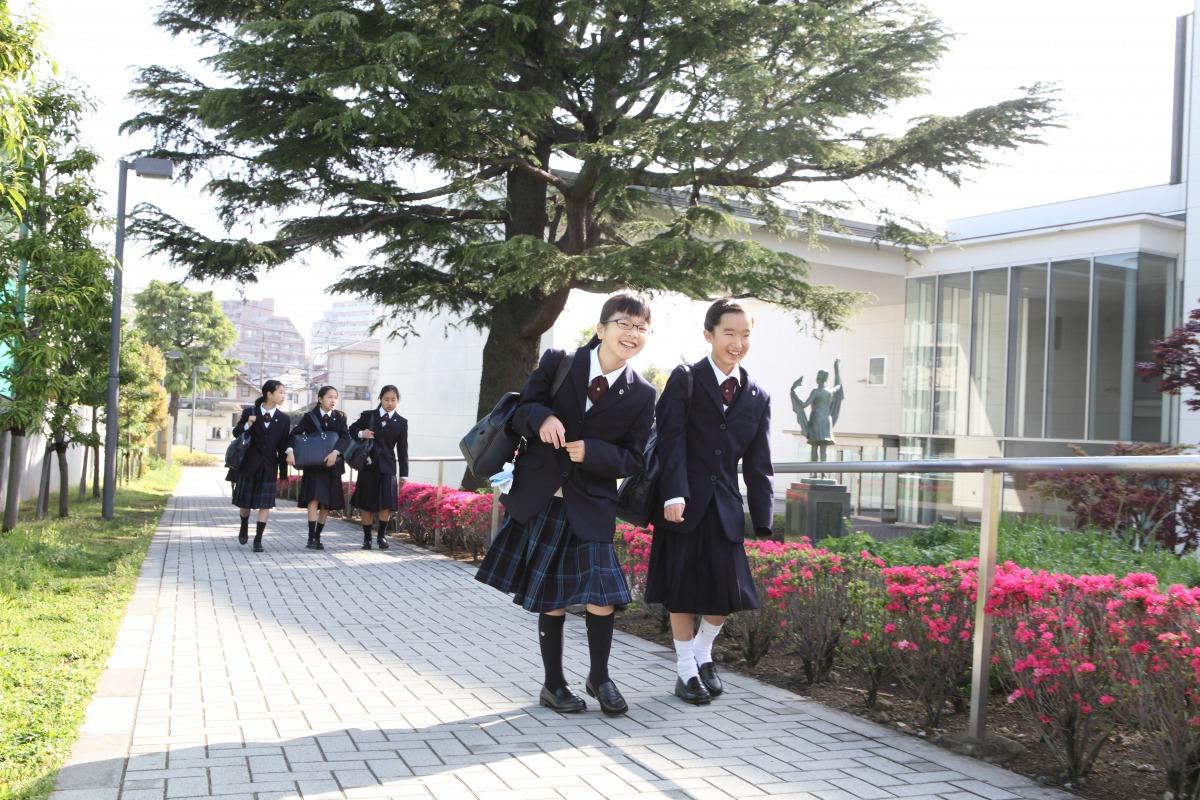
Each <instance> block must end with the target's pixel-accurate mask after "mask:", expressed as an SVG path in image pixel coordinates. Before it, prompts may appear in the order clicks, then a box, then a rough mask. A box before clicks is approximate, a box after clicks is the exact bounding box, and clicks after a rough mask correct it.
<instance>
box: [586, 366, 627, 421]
mask: <svg viewBox="0 0 1200 800" xmlns="http://www.w3.org/2000/svg"><path fill="white" fill-rule="evenodd" d="M628 375H629V367H625V371H624V372H622V373H621V377H619V378H617V382H616V383H614V384H613V385H612V386H610V387H608V391H607V392H605V393H604V395H603V396H602V397H601V398H600V399H599V400H598V401H597V402H595V403H592V407H591V408H590V409H588V412H587V414H585V415H584V418H585V419H590V418H591V417H593V416H595V415H596V414H601V413H603V412H605V411H607V410H609V409H611V408H613V407H614V406H616V405H617V404H618V403H620V402H621V399H622V398H624V397H625V395H626V394H628V393H629V381H628V380H627V379H626V378H627V376H628Z"/></svg>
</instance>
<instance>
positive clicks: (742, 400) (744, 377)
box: [709, 367, 758, 419]
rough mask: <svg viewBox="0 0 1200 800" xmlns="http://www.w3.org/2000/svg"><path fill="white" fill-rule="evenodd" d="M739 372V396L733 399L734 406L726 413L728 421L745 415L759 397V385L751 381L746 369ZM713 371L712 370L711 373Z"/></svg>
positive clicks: (739, 368)
mask: <svg viewBox="0 0 1200 800" xmlns="http://www.w3.org/2000/svg"><path fill="white" fill-rule="evenodd" d="M738 370H739V371H740V377H741V384H740V385H739V387H738V390H737V394H736V395H734V397H733V405H731V406H730V407H729V410H728V411H726V412H725V417H726V418H727V419H728V418H730V417H733V416H735V415H737V414H741V413H744V412H745V410H746V409H747V408H750V407H751V406H753V405H754V401H755V399H756V398H757V397H758V384H757V383H755V382H754V381H752V380H750V376H749V375H748V374H747V373H746V370H745V368H743V367H738ZM711 371H712V370H711V369H710V370H709V372H711Z"/></svg>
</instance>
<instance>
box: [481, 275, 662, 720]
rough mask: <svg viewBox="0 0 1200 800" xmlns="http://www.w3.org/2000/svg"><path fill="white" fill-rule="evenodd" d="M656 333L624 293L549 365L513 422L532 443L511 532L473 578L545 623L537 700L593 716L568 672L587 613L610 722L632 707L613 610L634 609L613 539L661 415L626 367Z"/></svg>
mask: <svg viewBox="0 0 1200 800" xmlns="http://www.w3.org/2000/svg"><path fill="white" fill-rule="evenodd" d="M649 332H650V306H649V304H648V303H647V302H646V300H645V299H644V298H642V297H641V296H639V295H635V294H627V293H621V294H615V295H613V296H612V297H610V298H608V300H607V301H605V303H604V307H603V308H602V309H601V312H600V321H599V324H597V326H596V335H595V336H594V337H592V341H591V342H589V343H588V345H586V346H584V347H581V348H579V349H578V350H576V351H575V353H574V354H569V353H566V352H563V351H562V350H547V351H546V352H545V353H544V354H543V355H542V359H541V362H540V363H539V364H538V366H537V369H535V370H534V371H533V373H532V374H531V375H530V376H529V379H528V380H527V381H526V382H525V387H524V388H523V389H522V390H521V397H520V401H519V405H518V406H517V409H516V411H515V413H514V414H513V418H512V421H511V425H512V429H513V431H514V432H516V433H518V434H520V435H521V436H523V437H524V438H525V444H524V449H523V451H522V452H521V453H520V455H519V456H518V457H517V461H516V471H515V474H514V476H513V484H512V489H511V491H510V492H509V493H508V495H507V497H506V498H505V501H504V508H505V512H506V516H505V520H504V524H503V526H502V527H501V529H500V531H499V532H498V533H497V535H496V541H495V542H493V543H492V546H491V547H490V548H488V551H487V555H486V556H485V557H484V560H483V564H482V565H481V566H480V568H479V572H478V574H477V575H476V576H475V577H476V580H479V581H482V582H484V583H487V584H489V585H491V586H494V587H496V588H497V589H499V590H500V591H502V592H512V593H513V602H516V603H520V604H521V606H522V607H524V608H525V609H526V610H528V611H532V612H535V613H537V614H538V641H539V643H540V645H541V655H542V666H543V669H544V681H543V685H542V689H541V694H540V696H539V702H540V703H541V704H542V705H544V706H547V707H548V708H552V709H554V710H555V711H559V712H563V713H568V712H575V711H584V710H585V709H586V708H587V703H586V702H585V701H584V700H583V698H581V697H579V696H578V695H576V694H575V693H574V692H572V691H571V689H570V687H568V686H567V680H566V677H565V676H564V674H563V666H562V652H563V624H564V622H565V620H566V616H565V615H566V609H567V606H571V605H576V604H585V605H586V606H587V617H586V619H587V637H588V648H589V651H590V656H591V666H590V669H589V671H588V678H587V682H586V684H585V688H586V689H587V693H588V694H590V695H591V696H593V697H595V698H597V699H598V701H599V703H600V709H601V710H602V711H604V712H605V713H606V714H624V713H625V712H626V711H627V710H628V709H629V706H628V705H627V704H626V702H625V698H624V697H622V696H621V692H620V690H618V689H617V685H616V684H615V683H614V682H613V681H612V679H611V678H610V677H609V675H608V656H609V651H610V650H611V649H612V637H613V612H614V611H615V610H616V609H617V608H618V607H623V606H625V605H627V604H628V603H629V599H630V598H629V585H628V584H627V583H626V582H625V576H624V574H623V573H622V572H621V566H620V563H619V562H618V561H617V555H616V551H615V550H614V549H613V535H614V533H615V530H616V513H617V480H618V479H619V478H623V477H625V476H627V475H634V474H636V473H638V472H640V471H641V470H642V465H643V455H642V451H643V450H644V449H645V445H646V440H647V439H648V438H649V436H650V424H651V421H652V419H653V415H654V388H653V387H652V386H651V385H650V384H649V383H647V382H646V381H645V380H643V379H642V377H641V376H640V375H638V374H637V373H636V372H634V371H633V369H632V368H631V367H629V366H628V365H627V363H626V362H627V361H628V360H629V359H630V358H632V357H633V356H635V355H637V354H638V353H639V352H640V351H641V349H642V347H643V346H644V345H645V343H646V336H647V334H648V333H649ZM563 359H571V361H570V365H571V366H570V372H569V373H568V375H567V377H566V379H565V380H564V381H563V382H562V385H561V386H560V387H559V389H558V391H557V392H556V393H554V395H553V396H551V388H552V386H553V384H554V378H555V375H556V374H557V373H558V371H559V366H560V364H562V363H563Z"/></svg>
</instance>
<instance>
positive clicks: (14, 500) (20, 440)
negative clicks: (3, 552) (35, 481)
mask: <svg viewBox="0 0 1200 800" xmlns="http://www.w3.org/2000/svg"><path fill="white" fill-rule="evenodd" d="M11 434H12V437H11V438H12V445H11V447H10V454H9V457H8V490H7V491H6V492H5V495H4V531H5V533H7V532H8V531H11V530H12V529H13V528H15V527H17V518H18V516H19V515H20V511H21V477H22V476H23V475H24V473H25V431H23V430H21V429H19V428H18V429H16V430H13V431H11Z"/></svg>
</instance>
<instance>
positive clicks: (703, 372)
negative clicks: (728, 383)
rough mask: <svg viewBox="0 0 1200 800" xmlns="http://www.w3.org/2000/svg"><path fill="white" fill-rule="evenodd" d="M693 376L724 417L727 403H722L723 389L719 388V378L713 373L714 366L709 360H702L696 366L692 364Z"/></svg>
mask: <svg viewBox="0 0 1200 800" xmlns="http://www.w3.org/2000/svg"><path fill="white" fill-rule="evenodd" d="M692 375H693V376H694V378H695V382H696V383H697V384H699V385H700V386H702V387H704V392H705V394H707V395H708V396H709V399H711V400H712V401H713V402H714V403H716V404H717V411H719V412H720V413H721V414H722V415H723V414H724V413H725V403H723V402H722V401H721V388H720V387H719V386H717V376H716V374H715V373H713V368H712V365H711V364H709V363H708V359H707V358H702V359H700V360H699V361H697V362H696V363H695V364H692Z"/></svg>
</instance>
